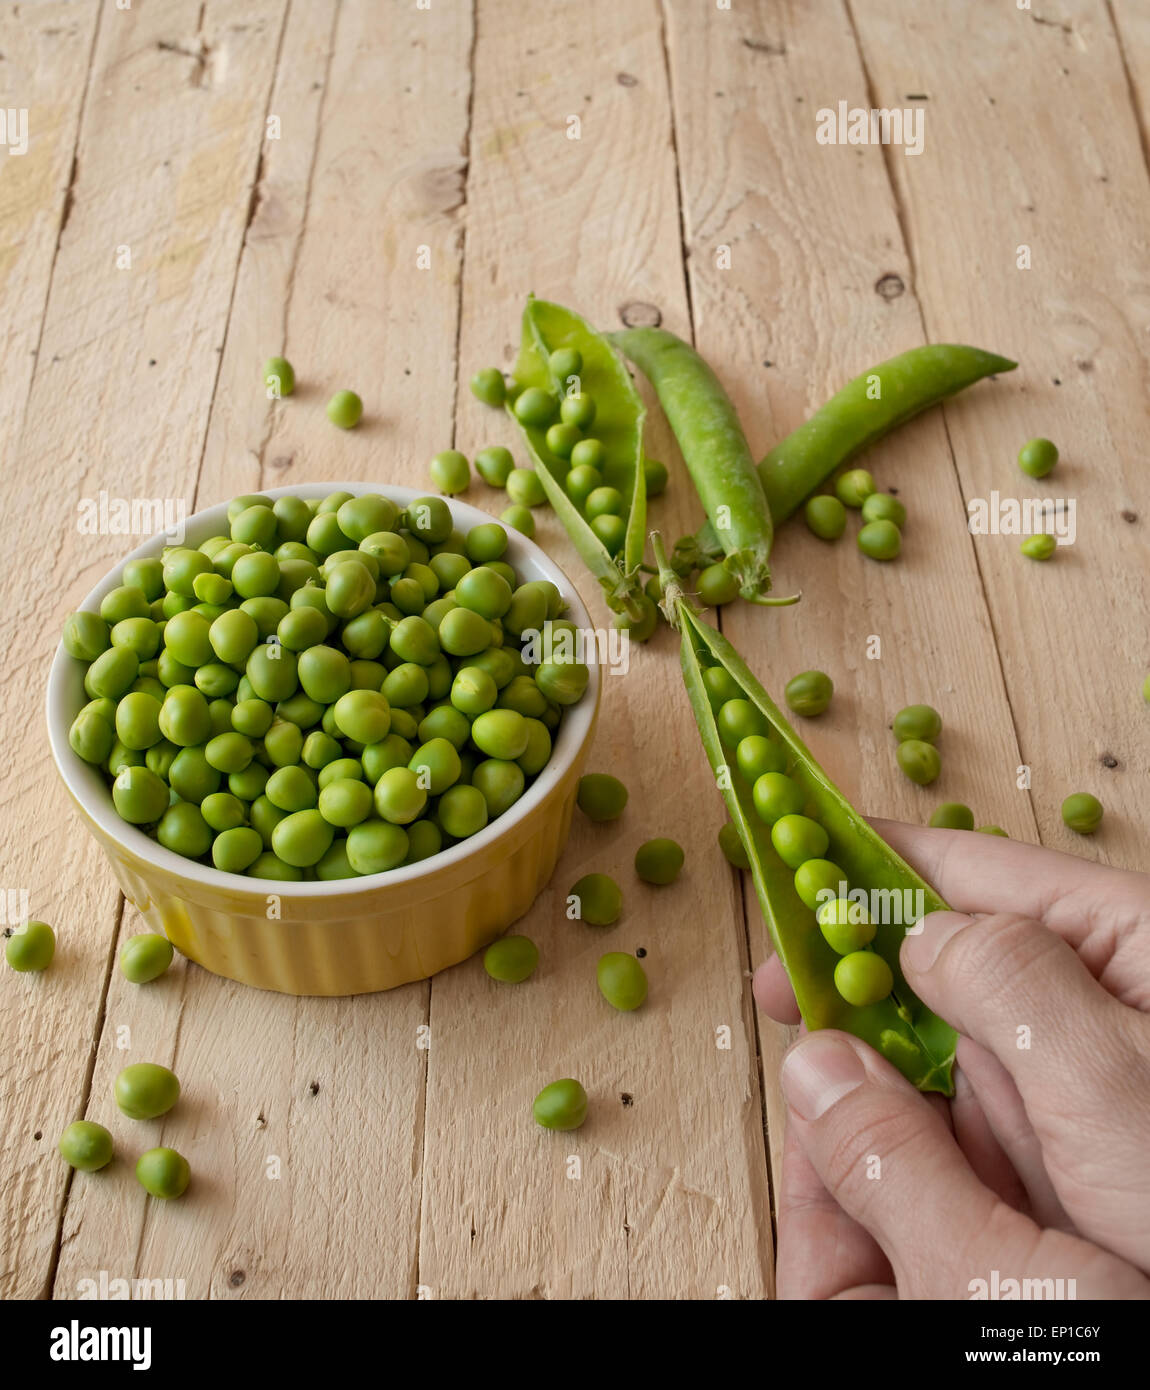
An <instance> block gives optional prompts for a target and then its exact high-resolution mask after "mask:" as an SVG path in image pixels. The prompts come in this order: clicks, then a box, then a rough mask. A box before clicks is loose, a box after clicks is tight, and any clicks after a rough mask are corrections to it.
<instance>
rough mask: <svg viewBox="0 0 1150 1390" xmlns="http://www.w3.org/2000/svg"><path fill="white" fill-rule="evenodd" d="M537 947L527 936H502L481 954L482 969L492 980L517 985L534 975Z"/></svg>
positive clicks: (537, 960)
mask: <svg viewBox="0 0 1150 1390" xmlns="http://www.w3.org/2000/svg"><path fill="white" fill-rule="evenodd" d="M538 964H539V947H538V946H536V944H535V942H534V941H532V940H531V938H530V937H529V936H504V937H501V938H500V939H499V940H498V941H493V942H492V943H491V945H490V946H488V948H487V950H486V951H484V953H483V968H484V970H486V971H487V973H488V974H489V975H490V976H491V978H492V979H493V980H499V981H501V982H502V983H503V984H508V985H517V984H521V983H522V982H523V981H524V980H526V979H527V977H528V976H529V975H533V974H534V973H535V967H536V966H537V965H538Z"/></svg>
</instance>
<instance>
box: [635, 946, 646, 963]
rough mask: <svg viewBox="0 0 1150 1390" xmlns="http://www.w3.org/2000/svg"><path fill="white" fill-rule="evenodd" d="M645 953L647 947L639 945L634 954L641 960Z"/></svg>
mask: <svg viewBox="0 0 1150 1390" xmlns="http://www.w3.org/2000/svg"><path fill="white" fill-rule="evenodd" d="M646 954H647V948H646V946H640V947H639V949H638V950H637V951H636V952H635V955H636V956H637V957H638V958H639V959H640V960H642V959H643V957H644V956H645V955H646Z"/></svg>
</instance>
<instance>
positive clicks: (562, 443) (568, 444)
mask: <svg viewBox="0 0 1150 1390" xmlns="http://www.w3.org/2000/svg"><path fill="white" fill-rule="evenodd" d="M581 438H582V435H581V434H580V432H579V430H578V429H577V428H576V426H575V425H569V424H567V423H566V422H565V421H559V422H557V423H556V424H554V425H551V426H550V427H549V429H548V430H547V435H546V442H547V447H548V449H550V450H551V452H552V453H553V454H554V455H555V456H556V458H561V459H568V458H570V457H571V450H572V449H574V447H575V445H576V444H578V443H579V440H580V439H581Z"/></svg>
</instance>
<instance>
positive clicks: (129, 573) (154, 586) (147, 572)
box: [122, 555, 164, 603]
mask: <svg viewBox="0 0 1150 1390" xmlns="http://www.w3.org/2000/svg"><path fill="white" fill-rule="evenodd" d="M122 580H123V583H125V584H131V585H134V586H135V587H136V588H137V589H142V590H143V591H144V597H145V598H146V599H147V600H148V602H149V603H154V602H155V601H156V599H159V598H163V596H164V562H163V561H162V560H159V559H157V558H156V556H154V555H145V556H144V557H143V559H140V560H128V561H126V562H125V564H124V570H123V575H122Z"/></svg>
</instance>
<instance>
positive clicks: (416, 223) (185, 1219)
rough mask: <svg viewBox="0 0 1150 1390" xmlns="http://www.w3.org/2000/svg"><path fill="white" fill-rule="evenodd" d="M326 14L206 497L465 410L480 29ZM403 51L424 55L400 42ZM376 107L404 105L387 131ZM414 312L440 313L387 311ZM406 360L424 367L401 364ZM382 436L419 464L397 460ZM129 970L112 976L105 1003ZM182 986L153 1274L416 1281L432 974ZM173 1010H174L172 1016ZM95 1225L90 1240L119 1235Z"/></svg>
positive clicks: (106, 1074)
mask: <svg viewBox="0 0 1150 1390" xmlns="http://www.w3.org/2000/svg"><path fill="white" fill-rule="evenodd" d="M332 17H333V9H332V7H331V6H327V7H312V8H310V9H308V10H303V9H300V7H293V10H292V13H291V16H290V20H289V25H288V30H287V33H286V35H285V40H284V51H283V59H282V62H281V64H280V70H279V77H278V79H277V83H276V87H275V90H274V91H273V94H272V99H271V101H270V103H269V108H268V109H269V114H274V113H275V112H276V111H277V110H282V111H283V112H285V113H287V114H288V115H289V116H290V117H291V118H292V119H293V120H294V122H295V124H294V126H288V125H285V129H284V136H283V139H282V141H280V142H277V141H274V140H269V141H267V142H266V144H265V149H264V161H263V169H262V175H263V177H262V181H261V183H260V186H259V188H258V190H257V198H256V200H255V208H256V211H255V216H254V217H253V219H252V222H251V225H250V226H249V228H248V234H247V241H246V245H245V249H244V255H243V258H242V260H241V263H240V271H239V276H238V280H237V287H236V297H235V304H234V308H233V311H232V317H231V321H230V324H229V331H228V344H227V349H226V351H225V354H224V361H223V363H222V366H221V373H220V386H219V389H218V391H217V394H216V399H215V402H214V403H213V411H212V423H211V428H210V430H209V433H208V445H207V456H206V458H205V469H204V477H203V486H202V487H201V493H200V497H199V499H198V500H199V502H200V504H203V503H205V502H207V501H209V500H215V498H217V497H225V496H228V495H230V494H231V493H234V492H236V491H239V490H242V489H245V488H255V487H258V486H259V485H260V484H261V483H265V484H268V485H279V484H281V483H283V482H288V481H291V479H292V478H298V479H299V480H300V481H301V482H302V481H311V480H314V479H315V478H317V477H329V478H333V479H345V478H349V477H356V478H373V477H375V478H379V480H380V481H381V482H386V481H396V480H399V479H400V478H402V481H404V482H407V481H408V480H409V479H410V480H411V481H416V479H417V478H419V477H420V476H422V473H423V466H422V460H423V459H425V458H426V457H429V456H430V454H431V453H433V452H434V451H435V449H437V448H439V447H441V446H442V444H443V442H444V433H447V434H448V435H449V433H450V419H451V410H452V400H453V395H454V383H453V378H452V376H451V374H450V373H444V372H443V370H442V365H441V364H442V359H443V353H444V349H445V345H447V348H448V350H449V349H450V345H452V344H453V343H454V341H455V331H456V328H455V322H456V311H457V298H458V287H457V271H458V223H457V218H456V216H455V207H454V203H453V197H454V196H455V195H454V194H453V193H452V188H453V185H452V184H451V180H450V177H448V176H447V174H448V173H449V172H450V171H451V170H454V171H455V174H456V175H457V174H458V169H459V162H460V155H459V150H460V147H461V145H462V141H463V139H464V135H465V130H466V120H467V97H468V82H467V54H468V49H469V44H470V32H469V29H468V26H467V25H466V24H460V23H459V22H458V19H457V18H456V19H452V18H451V17H450V16H449V15H448V14H447V12H446V11H442V12H438V11H437V12H436V13H435V14H432V15H429V14H428V13H427V12H418V11H416V10H414V9H412V10H411V11H410V13H406V12H402V11H399V10H398V9H396V8H394V7H380V6H377V5H371V4H367V3H363V4H355V5H349V4H344V5H343V6H341V7H340V8H339V12H338V18H337V22H336V25H335V28H334V32H333V30H332ZM333 41H334V47H333V48H331V50H330V54H329V51H328V50H329V45H330V44H331V43H332V42H333ZM396 52H405V53H411V54H412V56H413V61H412V63H411V64H410V65H397V64H396V63H395V59H394V55H395V53H396ZM317 81H318V82H320V83H322V88H323V97H322V106H321V102H320V100H319V93H318V91H317V89H316V88H315V83H316V82H317ZM406 87H410V88H411V91H410V92H407V91H404V90H403V89H404V88H406ZM449 90H450V91H453V92H454V100H447V99H446V98H445V97H444V94H445V93H446V92H448V91H449ZM429 91H434V92H436V93H438V94H439V95H440V100H439V101H438V102H437V112H438V114H437V118H436V120H435V121H433V122H430V123H429V122H428V119H427V108H426V103H425V102H420V101H419V100H418V99H417V98H416V96H415V94H416V93H417V92H423V93H426V92H429ZM380 112H389V113H391V115H390V117H389V120H390V122H391V124H390V126H389V127H388V128H387V129H386V130H385V131H384V132H383V135H382V136H381V133H380V128H379V124H380ZM285 120H286V117H285ZM381 139H382V140H383V148H386V149H387V150H388V152H389V159H388V163H387V165H386V166H381V165H380V164H379V162H378V160H379V157H378V155H377V154H376V153H375V151H376V150H377V149H378V148H380V141H381ZM317 142H318V143H317ZM357 169H360V170H361V171H362V172H365V173H370V175H371V176H370V177H367V178H357V177H355V176H354V175H355V172H356V170H357ZM381 194H382V195H385V196H381ZM381 238H382V240H383V241H384V242H385V243H388V242H390V243H392V244H394V246H395V247H396V248H397V249H396V252H395V256H396V260H395V261H394V262H393V263H392V262H389V261H388V260H387V259H386V256H384V257H382V258H381V253H380V241H381ZM424 242H430V243H431V244H432V247H433V250H432V263H433V267H434V270H433V273H432V274H431V275H430V276H429V277H427V280H424V279H421V278H420V277H419V276H415V275H410V274H407V273H406V271H405V270H404V269H403V268H402V267H401V264H400V262H401V260H403V259H405V256H406V253H405V252H404V251H401V250H400V249H399V248H401V247H403V246H405V245H406V246H407V247H408V248H409V250H410V258H411V261H412V262H413V261H414V258H415V254H416V247H417V245H418V244H420V243H424ZM333 247H334V248H337V250H336V251H335V252H333ZM388 270H390V271H392V272H393V273H392V274H390V275H389V274H387V273H385V272H387V271H388ZM428 280H429V281H430V285H429V284H428ZM417 318H418V319H420V320H421V322H423V323H424V325H425V328H426V332H425V333H421V334H420V335H408V334H406V333H399V332H395V331H394V328H395V325H396V324H403V323H410V322H413V321H415V320H416V319H417ZM281 346H282V347H284V348H285V350H286V351H287V353H288V355H289V357H291V358H292V359H293V361H294V362H295V365H296V367H297V375H298V379H299V383H300V384H299V386H298V387H297V390H296V393H295V394H294V395H293V396H292V397H291V398H290V399H289V400H287V401H283V402H278V403H270V402H268V401H267V400H266V398H265V397H264V395H263V393H262V391H261V388H260V381H259V371H260V364H261V362H262V360H263V358H264V357H266V356H267V355H268V354H269V353H270V352H274V351H278V350H280V348H281ZM408 353H411V355H410V356H408V355H406V354H408ZM407 364H410V366H411V372H412V376H411V381H412V385H411V387H410V388H409V389H407V388H403V387H400V386H399V384H398V383H399V382H401V381H404V382H406V380H407V378H406V377H405V376H404V374H403V367H404V365H407ZM365 378H366V380H365ZM343 384H350V385H353V386H356V387H357V388H358V389H359V390H360V391H361V393H362V394H363V396H364V398H365V401H366V403H367V407H368V416H367V417H366V418H365V422H364V425H363V426H361V427H360V429H358V430H357V431H356V432H355V433H354V434H344V433H341V432H340V431H338V430H336V429H335V428H334V427H333V426H332V425H331V424H330V422H329V421H328V420H327V419H326V418H325V416H324V414H323V404H324V401H325V399H326V396H327V394H328V393H329V392H330V390H333V389H335V387H336V386H339V385H343ZM400 407H402V413H401V412H400ZM381 446H383V447H386V448H387V450H388V451H389V454H390V456H391V457H393V458H394V457H407V458H410V459H411V460H412V465H414V466H412V465H408V466H407V468H406V469H405V471H404V472H403V473H402V474H396V473H393V472H392V471H391V469H390V468H387V469H386V470H384V471H383V472H381V471H380V449H381ZM236 460H241V461H242V463H241V475H240V476H237V474H236V469H235V466H234V465H235V461H236ZM415 460H419V463H418V464H415V463H414V461H415ZM134 994H135V991H133V990H132V988H131V987H130V986H122V982H120V981H119V980H116V981H115V982H114V984H113V987H112V990H111V991H110V995H109V1003H108V1019H109V1023H110V1024H111V1022H112V1020H113V1018H114V1017H115V1016H116V1015H117V1010H118V1009H119V1008H120V1007H121V1006H122V1004H123V1003H130V1002H131V1000H132V999H133V997H134ZM174 1007H175V1005H174V1004H173V1005H169V1006H168V1008H169V1013H170V1010H171V1009H172V1008H174ZM178 1007H179V1011H180V1016H181V1017H182V1018H183V1020H184V1021H183V1024H182V1026H181V1027H180V1029H179V1052H178V1055H177V1062H178V1065H177V1070H178V1071H179V1073H180V1074H181V1076H182V1077H184V1079H185V1080H186V1081H187V1082H188V1083H189V1096H188V1104H187V1106H186V1107H185V1105H184V1103H183V1102H181V1105H180V1106H179V1107H178V1108H177V1110H176V1111H174V1112H173V1114H172V1115H171V1116H170V1117H169V1119H168V1120H167V1122H166V1123H165V1124H164V1125H163V1127H162V1133H163V1136H164V1142H166V1143H171V1144H173V1145H174V1146H175V1147H177V1148H179V1149H180V1150H181V1152H184V1153H186V1154H187V1156H188V1158H189V1161H190V1162H191V1163H192V1166H193V1170H194V1172H195V1174H196V1184H195V1186H194V1187H193V1188H192V1190H191V1191H190V1192H189V1193H188V1196H187V1197H186V1198H185V1199H184V1200H183V1202H181V1204H180V1209H179V1219H178V1222H177V1221H175V1220H173V1221H171V1222H169V1221H167V1220H164V1221H160V1220H157V1219H156V1217H155V1215H154V1214H152V1213H151V1212H150V1209H149V1207H148V1204H147V1202H146V1201H141V1200H140V1198H139V1196H138V1195H135V1194H132V1193H131V1192H130V1191H129V1192H127V1193H125V1201H126V1203H127V1204H128V1210H129V1212H130V1217H131V1219H130V1221H129V1222H128V1223H126V1226H125V1229H126V1231H127V1234H128V1236H129V1238H130V1239H132V1240H135V1241H138V1242H139V1255H138V1256H137V1257H136V1264H135V1266H134V1267H135V1269H136V1270H137V1272H138V1277H153V1278H165V1277H182V1278H183V1279H184V1280H185V1283H186V1288H187V1292H188V1295H189V1296H190V1297H202V1296H208V1295H210V1296H211V1297H215V1298H237V1297H241V1298H246V1297H257V1298H260V1297H284V1296H286V1297H321V1296H322V1297H351V1298H363V1297H380V1296H384V1297H405V1296H411V1295H412V1294H413V1293H414V1289H415V1282H416V1271H415V1250H416V1243H417V1228H418V1213H419V1201H420V1179H419V1167H420V1161H421V1153H422V1145H423V1107H424V1076H425V1068H426V1060H427V1052H426V1050H425V1049H424V1048H422V1047H421V1042H422V1034H421V1031H420V1030H421V1027H422V1026H423V1025H425V1024H426V1021H427V1008H428V986H426V985H413V986H410V987H408V988H406V989H403V990H399V991H396V992H393V993H390V994H387V995H381V996H376V997H363V998H358V999H349V1000H322V999H305V1000H295V999H290V998H286V997H283V996H278V995H272V994H266V993H260V992H257V991H252V990H246V989H242V988H240V987H238V986H231V985H228V984H227V983H225V982H222V981H220V980H217V979H215V978H213V977H211V976H208V975H206V974H204V973H203V972H202V971H198V970H195V969H189V970H187V971H186V972H185V978H184V985H183V988H182V990H181V991H180V994H179V1000H178ZM156 1008H157V1013H159V1011H160V1004H159V996H157V1005H156ZM171 1032H172V1020H171V1017H170V1016H169V1017H168V1019H167V1021H166V1023H164V1022H158V1023H157V1026H156V1029H155V1037H157V1038H163V1037H165V1036H169V1035H170V1034H171ZM113 1039H114V1032H113V1030H112V1029H111V1028H109V1030H108V1033H107V1034H106V1036H105V1039H104V1044H103V1047H102V1051H101V1056H100V1059H99V1062H98V1066H97V1084H102V1083H103V1081H104V1080H105V1079H106V1080H107V1081H108V1083H109V1084H110V1080H111V1078H112V1076H113V1075H114V1072H115V1070H116V1069H118V1067H119V1066H120V1065H122V1064H123V1057H122V1056H121V1055H119V1054H117V1053H116V1052H115V1051H114V1048H113ZM253 1039H258V1040H259V1042H258V1045H257V1046H253V1043H252V1040H253ZM193 1088H198V1089H193ZM130 1128H132V1129H137V1128H138V1126H130ZM150 1128H154V1129H155V1131H156V1133H157V1134H159V1133H160V1132H161V1127H160V1126H159V1125H158V1124H157V1125H155V1126H150ZM157 1142H158V1141H157ZM131 1186H132V1184H131V1183H130V1182H129V1183H128V1188H129V1189H130V1188H131ZM137 1193H138V1189H137ZM100 1238H101V1241H102V1244H101V1246H99V1247H94V1248H100V1249H103V1248H105V1247H106V1243H107V1242H106V1233H101V1237H100ZM131 1248H132V1249H134V1248H135V1247H134V1246H132V1247H131Z"/></svg>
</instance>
